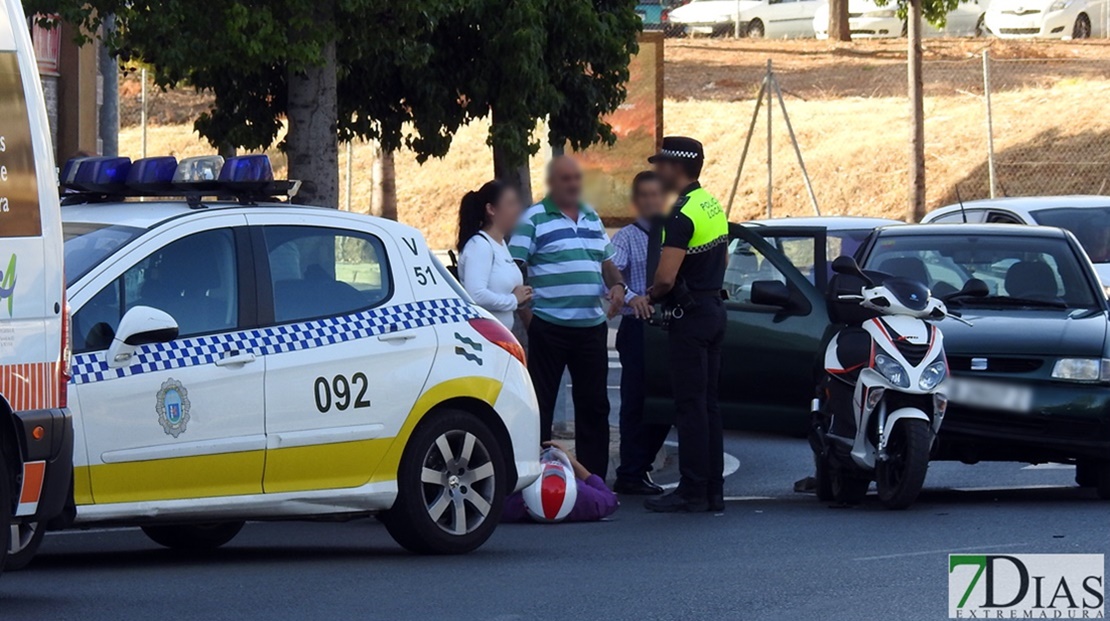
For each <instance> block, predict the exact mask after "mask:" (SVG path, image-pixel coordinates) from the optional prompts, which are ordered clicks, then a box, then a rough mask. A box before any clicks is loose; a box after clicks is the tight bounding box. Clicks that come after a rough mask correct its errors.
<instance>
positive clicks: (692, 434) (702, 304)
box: [668, 291, 726, 500]
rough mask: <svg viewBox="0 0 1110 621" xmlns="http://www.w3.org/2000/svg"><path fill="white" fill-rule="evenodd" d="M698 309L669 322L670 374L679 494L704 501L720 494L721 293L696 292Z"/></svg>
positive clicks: (723, 307) (693, 309)
mask: <svg viewBox="0 0 1110 621" xmlns="http://www.w3.org/2000/svg"><path fill="white" fill-rule="evenodd" d="M694 298H695V299H696V300H697V302H698V304H697V306H695V307H694V308H692V309H690V310H688V311H687V312H686V314H685V315H683V317H682V318H681V319H675V320H673V321H672V322H671V328H670V333H669V335H668V337H669V341H670V368H671V383H672V392H673V393H674V399H675V408H676V414H677V417H676V421H675V426H676V427H677V428H678V437H679V442H678V461H679V471H680V473H681V475H682V482H681V484H680V485H679V493H681V494H682V495H683V496H684V497H687V498H691V499H697V500H704V499H705V495H706V494H707V493H709V494H720V493H722V490H723V488H724V477H723V475H722V473H723V471H724V450H725V448H724V438H723V435H722V429H721V409H720V407H719V406H718V404H717V386H718V384H719V382H720V376H721V345H722V344H723V343H724V340H725V324H726V317H725V306H724V301H723V300H721V294H720V292H719V291H712V292H697V293H694Z"/></svg>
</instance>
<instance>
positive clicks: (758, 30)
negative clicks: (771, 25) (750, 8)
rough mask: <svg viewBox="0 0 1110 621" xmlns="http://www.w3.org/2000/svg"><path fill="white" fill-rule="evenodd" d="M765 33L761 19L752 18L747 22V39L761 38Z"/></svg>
mask: <svg viewBox="0 0 1110 621" xmlns="http://www.w3.org/2000/svg"><path fill="white" fill-rule="evenodd" d="M765 34H766V30H764V29H763V22H762V21H761V20H758V19H753V20H752V21H750V22H748V38H749V39H762V38H763V36H764V35H765Z"/></svg>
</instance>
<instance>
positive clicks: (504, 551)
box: [0, 434, 1108, 621]
mask: <svg viewBox="0 0 1110 621" xmlns="http://www.w3.org/2000/svg"><path fill="white" fill-rule="evenodd" d="M727 450H728V452H730V453H731V454H733V455H735V456H736V457H737V458H738V459H739V461H740V467H739V470H738V471H737V472H736V473H735V474H733V475H732V476H730V477H729V479H728V482H727V487H726V493H727V494H729V495H730V498H731V499H730V500H729V502H728V503H727V504H728V508H727V510H726V511H725V513H723V514H719V515H710V514H702V515H654V514H649V513H647V512H645V511H644V510H643V508H642V507H641V506H640V503H639V502H638V501H637V500H636V499H626V501H625V502H624V503H623V506H622V507H621V509H620V510H619V511H618V512H617V514H616V515H615V516H614V517H613V519H611V520H609V521H607V522H605V523H600V524H563V525H558V526H539V525H506V526H503V527H501V528H499V529H498V531H497V533H496V534H495V535H494V537H493V538H492V539H491V540H490V542H489V543H487V544H486V545H485V546H484V547H483V548H482V549H480V550H479V551H477V552H476V553H474V554H471V555H469V556H465V557H451V558H423V557H417V556H411V555H409V554H406V553H404V552H402V551H401V550H400V549H399V548H398V547H397V546H395V545H394V544H393V542H392V540H390V538H389V536H388V535H387V534H386V532H385V529H384V528H383V527H381V526H380V525H379V524H378V523H377V522H376V521H374V520H359V521H354V522H347V523H259V524H248V525H247V527H246V528H245V529H244V530H243V532H242V533H241V534H240V535H239V537H238V538H236V539H235V540H234V541H233V542H232V543H231V544H229V545H228V546H227V547H225V548H224V549H222V550H219V551H218V552H217V553H215V554H212V555H209V556H197V557H182V556H179V555H176V554H174V553H171V552H168V551H165V550H162V549H160V548H158V547H157V546H156V545H155V544H153V543H151V542H149V541H148V540H147V539H146V538H145V537H144V536H143V535H142V533H141V532H139V531H138V530H134V529H125V530H114V531H89V532H81V531H75V532H71V533H59V534H52V535H49V536H48V538H47V540H46V542H45V544H44V546H43V549H42V551H41V554H40V556H39V558H38V559H36V561H35V563H33V564H32V565H31V567H30V568H28V569H26V570H24V571H22V572H15V573H9V574H5V575H4V577H3V579H2V580H0V619H2V620H4V621H22V620H24V619H27V620H43V621H47V620H50V621H54V620H58V621H61V620H65V619H74V620H78V621H96V620H100V619H104V620H113V621H115V620H120V619H159V620H164V619H200V620H205V621H209V620H217V619H235V620H236V621H246V620H251V619H268V620H269V619H296V620H314V619H360V620H368V619H383V620H390V621H397V620H405V619H421V620H425V619H427V620H436V621H439V620H444V621H454V620H471V619H475V620H477V619H482V620H486V619H498V620H507V619H527V620H533V619H542V618H552V619H582V620H591V621H592V620H599V619H606V620H617V619H629V620H636V621H642V620H649V619H683V620H687V619H744V620H776V619H783V620H790V621H800V620H802V621H804V620H807V619H821V620H822V621H832V620H837V619H845V620H851V621H861V620H869V619H914V620H915V621H916V620H926V619H944V618H946V616H947V610H946V606H947V577H946V576H947V574H946V562H947V557H946V555H947V554H948V553H949V552H957V551H959V552H962V551H983V552H1011V553H1012V552H1026V553H1034V552H1040V553H1051V552H1086V553H1103V552H1107V551H1108V550H1107V547H1108V546H1107V529H1106V526H1107V513H1108V512H1107V509H1108V505H1107V504H1105V503H1102V502H1100V501H1098V500H1096V499H1095V498H1094V495H1093V493H1090V492H1087V491H1083V490H1079V489H1077V488H1074V487H1071V485H1072V478H1073V476H1074V471H1073V470H1072V469H1069V468H1059V467H1038V468H1023V467H1022V466H1021V465H1020V464H981V465H978V466H963V465H959V464H943V463H942V464H933V466H932V468H931V470H930V473H929V479H928V482H927V484H928V485H929V489H928V490H927V492H926V493H925V494H924V495H923V497H922V498H921V499H920V501H919V502H918V504H917V505H915V506H914V507H913V508H911V509H910V510H908V511H904V512H889V511H886V510H884V509H882V508H881V507H880V506H878V503H877V501H876V500H875V499H874V498H871V499H869V502H868V503H866V504H865V505H863V506H861V507H858V508H853V509H834V508H829V507H827V506H825V505H822V504H820V503H818V502H817V501H816V500H815V499H814V498H813V497H812V496H807V495H803V494H795V493H793V492H792V484H793V481H794V480H795V479H797V478H800V477H801V476H803V475H805V474H806V469H807V464H808V463H809V453H808V448H807V446H806V445H805V443H804V442H803V441H799V440H791V439H783V438H777V437H768V436H751V435H739V434H730V436H729V437H728V439H727Z"/></svg>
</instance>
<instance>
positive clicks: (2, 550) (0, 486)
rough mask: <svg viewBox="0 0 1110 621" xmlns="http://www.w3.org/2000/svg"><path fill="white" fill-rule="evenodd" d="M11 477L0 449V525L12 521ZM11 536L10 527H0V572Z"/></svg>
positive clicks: (6, 556) (2, 568)
mask: <svg viewBox="0 0 1110 621" xmlns="http://www.w3.org/2000/svg"><path fill="white" fill-rule="evenodd" d="M9 481H11V478H10V477H9V476H8V462H7V460H6V459H5V458H4V453H3V451H0V526H7V525H8V524H11V523H12V490H11V488H10V487H9V486H8V482H9ZM10 537H11V529H10V528H0V572H2V571H3V570H4V565H5V562H6V561H7V559H8V539H9V538H10Z"/></svg>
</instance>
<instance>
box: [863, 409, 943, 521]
mask: <svg viewBox="0 0 1110 621" xmlns="http://www.w3.org/2000/svg"><path fill="white" fill-rule="evenodd" d="M931 435H932V430H930V429H929V423H927V422H926V421H923V420H920V419H917V418H911V419H906V420H902V421H899V422H898V423H897V424H895V425H894V429H893V430H892V431H891V432H890V440H889V441H888V442H887V445H886V454H887V458H886V460H884V461H881V462H879V463H878V465H877V466H876V468H875V484H876V487H877V488H878V491H879V500H880V501H882V503H883V504H884V505H885V506H886V508H887V509H905V508H906V507H909V506H910V505H912V504H913V501H915V500H917V495H918V494H920V493H921V488H922V487H923V486H924V485H925V473H926V472H927V471H928V470H929V449H930V447H931V445H932V438H931Z"/></svg>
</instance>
